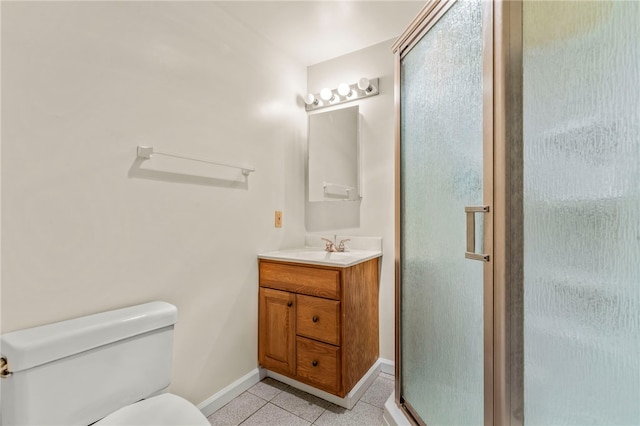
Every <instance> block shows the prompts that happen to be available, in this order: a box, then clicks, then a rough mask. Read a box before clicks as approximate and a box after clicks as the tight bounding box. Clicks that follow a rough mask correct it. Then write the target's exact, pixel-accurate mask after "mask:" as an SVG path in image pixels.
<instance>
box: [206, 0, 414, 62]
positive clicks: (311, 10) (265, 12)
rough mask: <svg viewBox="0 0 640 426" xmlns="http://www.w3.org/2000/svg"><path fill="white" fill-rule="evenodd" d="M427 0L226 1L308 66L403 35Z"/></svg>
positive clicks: (234, 11)
mask: <svg viewBox="0 0 640 426" xmlns="http://www.w3.org/2000/svg"><path fill="white" fill-rule="evenodd" d="M424 4H425V1H422V0H414V1H345V0H328V1H317V0H298V1H223V2H219V3H218V5H219V6H220V7H221V8H222V9H224V10H225V11H226V12H227V13H229V14H231V15H233V16H234V17H235V18H236V19H238V20H239V21H240V22H242V23H243V24H245V25H246V26H247V27H249V28H251V29H252V30H253V31H255V32H256V33H257V34H259V35H261V36H262V37H264V38H266V39H267V40H269V41H270V42H272V43H273V44H275V45H276V46H278V47H279V48H280V49H282V50H283V51H284V52H286V53H287V54H288V55H289V56H291V57H293V58H295V59H296V60H298V61H299V62H301V63H302V64H303V65H305V66H309V65H314V64H317V63H319V62H323V61H326V60H328V59H332V58H335V57H337V56H341V55H344V54H347V53H350V52H353V51H356V50H359V49H362V48H365V47H368V46H372V45H374V44H377V43H380V42H383V41H385V40H389V39H391V38H395V37H398V36H399V35H400V34H401V33H402V32H403V31H404V30H405V28H406V27H407V26H408V25H409V23H410V22H411V20H412V19H413V18H414V17H415V16H416V15H417V14H418V11H419V10H420V9H421V8H422V6H423V5H424Z"/></svg>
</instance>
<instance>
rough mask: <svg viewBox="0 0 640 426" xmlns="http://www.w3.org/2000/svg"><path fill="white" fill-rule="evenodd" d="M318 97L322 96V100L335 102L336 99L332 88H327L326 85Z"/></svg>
mask: <svg viewBox="0 0 640 426" xmlns="http://www.w3.org/2000/svg"><path fill="white" fill-rule="evenodd" d="M320 97H321V98H322V100H324V101H327V102H335V101H336V100H338V98H337V97H336V95H335V93H333V90H331V89H329V88H328V87H325V88H324V89H322V90H321V91H320Z"/></svg>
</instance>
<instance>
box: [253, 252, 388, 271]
mask: <svg viewBox="0 0 640 426" xmlns="http://www.w3.org/2000/svg"><path fill="white" fill-rule="evenodd" d="M380 256H382V251H380V250H352V249H349V250H348V251H344V252H328V251H325V250H324V249H323V248H320V247H302V248H297V249H288V250H278V251H270V252H267V253H261V254H259V255H258V258H259V259H269V260H280V261H283V262H294V263H305V264H311V265H324V266H338V267H342V268H346V267H349V266H353V265H357V264H358V263H362V262H366V261H367V260H371V259H375V258H376V257H380Z"/></svg>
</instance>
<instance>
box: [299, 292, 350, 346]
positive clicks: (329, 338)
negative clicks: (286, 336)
mask: <svg viewBox="0 0 640 426" xmlns="http://www.w3.org/2000/svg"><path fill="white" fill-rule="evenodd" d="M297 302H298V303H297V305H298V308H297V313H296V327H297V334H299V335H302V336H305V337H310V338H312V339H316V340H321V341H323V342H326V343H331V344H332V345H339V344H340V302H339V301H337V300H328V299H322V298H320V297H311V296H302V295H298V296H297Z"/></svg>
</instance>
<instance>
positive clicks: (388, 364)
mask: <svg viewBox="0 0 640 426" xmlns="http://www.w3.org/2000/svg"><path fill="white" fill-rule="evenodd" d="M378 362H379V363H380V371H381V372H383V373H385V374H391V375H392V376H395V375H396V364H395V362H393V361H391V360H390V359H385V358H378Z"/></svg>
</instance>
